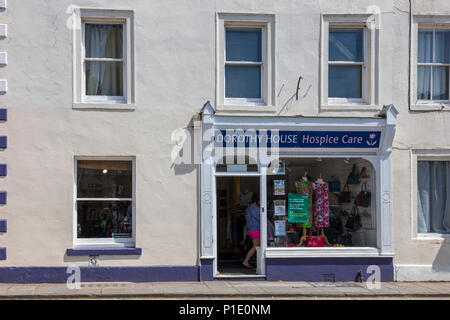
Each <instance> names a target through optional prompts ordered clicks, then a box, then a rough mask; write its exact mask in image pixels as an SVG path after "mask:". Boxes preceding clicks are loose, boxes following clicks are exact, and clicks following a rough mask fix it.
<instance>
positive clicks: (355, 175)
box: [347, 164, 360, 184]
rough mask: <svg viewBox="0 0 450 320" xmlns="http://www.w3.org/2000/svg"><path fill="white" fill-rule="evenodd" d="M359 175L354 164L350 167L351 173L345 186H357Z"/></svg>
mask: <svg viewBox="0 0 450 320" xmlns="http://www.w3.org/2000/svg"><path fill="white" fill-rule="evenodd" d="M359 177H360V174H358V170H357V169H356V164H354V165H353V167H352V172H350V173H349V175H348V178H347V184H359V183H360V179H359Z"/></svg>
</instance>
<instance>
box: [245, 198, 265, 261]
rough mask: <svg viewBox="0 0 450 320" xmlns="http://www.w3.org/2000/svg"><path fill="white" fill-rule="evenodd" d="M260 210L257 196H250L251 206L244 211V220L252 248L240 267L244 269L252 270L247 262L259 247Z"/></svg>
mask: <svg viewBox="0 0 450 320" xmlns="http://www.w3.org/2000/svg"><path fill="white" fill-rule="evenodd" d="M260 215H261V214H260V208H259V195H258V194H257V193H254V194H253V196H252V204H251V205H250V206H249V207H248V208H247V210H246V211H245V219H246V221H247V230H248V235H249V236H250V239H252V243H253V246H252V248H251V249H250V250H249V251H248V253H247V256H246V257H245V260H244V262H242V265H243V266H244V267H246V268H249V269H253V268H254V267H253V266H252V265H250V263H249V261H250V259H251V257H252V256H253V255H254V254H255V252H256V247H259V246H260V238H261V232H260Z"/></svg>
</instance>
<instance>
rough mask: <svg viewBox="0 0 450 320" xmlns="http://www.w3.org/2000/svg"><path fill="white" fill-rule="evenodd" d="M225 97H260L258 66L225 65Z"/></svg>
mask: <svg viewBox="0 0 450 320" xmlns="http://www.w3.org/2000/svg"><path fill="white" fill-rule="evenodd" d="M225 97H226V98H249V99H252V98H254V99H259V98H261V67H260V66H226V67H225Z"/></svg>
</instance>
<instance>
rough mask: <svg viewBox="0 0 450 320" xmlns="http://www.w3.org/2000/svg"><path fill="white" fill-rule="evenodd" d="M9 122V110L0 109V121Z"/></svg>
mask: <svg viewBox="0 0 450 320" xmlns="http://www.w3.org/2000/svg"><path fill="white" fill-rule="evenodd" d="M6 120H8V109H6V108H0V121H6Z"/></svg>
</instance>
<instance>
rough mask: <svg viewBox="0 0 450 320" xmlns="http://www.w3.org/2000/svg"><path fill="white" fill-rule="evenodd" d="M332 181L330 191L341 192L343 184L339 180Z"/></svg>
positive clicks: (329, 185)
mask: <svg viewBox="0 0 450 320" xmlns="http://www.w3.org/2000/svg"><path fill="white" fill-rule="evenodd" d="M331 179H333V180H331V181H328V190H329V191H330V192H340V191H341V182H340V181H339V179H336V178H335V177H332V178H331Z"/></svg>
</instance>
